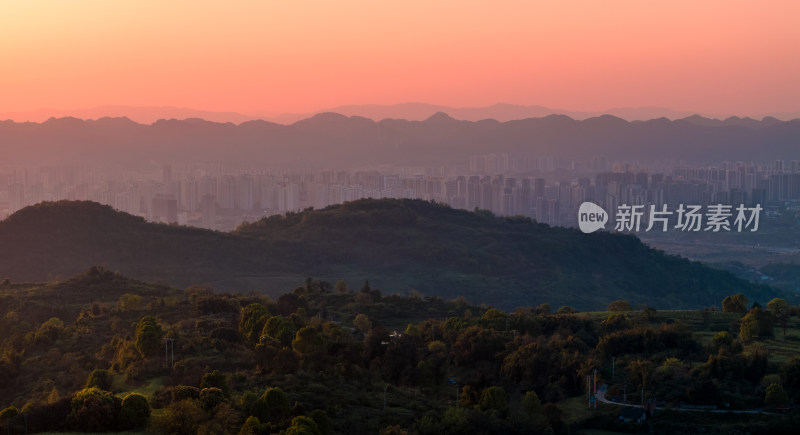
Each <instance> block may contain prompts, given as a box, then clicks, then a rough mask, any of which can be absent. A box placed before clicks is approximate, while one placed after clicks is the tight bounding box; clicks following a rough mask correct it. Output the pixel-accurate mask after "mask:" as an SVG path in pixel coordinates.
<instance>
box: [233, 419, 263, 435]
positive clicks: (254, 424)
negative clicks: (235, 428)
mask: <svg viewBox="0 0 800 435" xmlns="http://www.w3.org/2000/svg"><path fill="white" fill-rule="evenodd" d="M266 430H267V425H266V424H264V423H261V421H260V420H259V419H258V417H253V416H252V415H251V416H250V417H247V420H245V421H244V424H243V425H242V429H241V430H240V431H239V435H258V434H260V433H261V432H264V431H266Z"/></svg>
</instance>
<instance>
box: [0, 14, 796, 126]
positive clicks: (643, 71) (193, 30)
mask: <svg viewBox="0 0 800 435" xmlns="http://www.w3.org/2000/svg"><path fill="white" fill-rule="evenodd" d="M798 17H800V2H798V1H794V0H787V1H769V2H756V1H735V0H726V1H707V0H689V1H682V0H670V1H650V0H641V1H639V0H626V1H619V0H596V1H589V0H570V1H555V0H550V1H505V2H497V1H468V0H458V1H449V0H448V1H430V0H428V1H415V0H404V1H392V0H368V1H350V0H339V1H315V2H307V1H287V0H274V1H271V0H251V1H230V2H222V1H198V0H194V1H163V0H161V1H141V0H139V1H126V2H121V1H120V2H117V1H107V0H99V1H79V0H72V1H63V0H52V1H14V2H3V3H2V4H0V60H1V62H0V113H2V112H15V111H28V110H35V109H42V108H55V109H75V108H88V107H94V106H98V105H132V106H178V107H190V108H194V109H201V110H212V111H237V112H243V113H270V112H271V113H279V112H310V111H315V110H319V109H324V108H330V107H334V106H337V105H344V104H367V103H377V104H391V103H400V102H409V101H419V102H427V103H432V104H441V105H449V106H457V107H471V106H485V105H490V104H494V103H497V102H506V103H515V104H526V105H537V104H538V105H544V106H548V107H553V108H560V109H567V110H584V111H589V110H604V109H608V108H614V107H644V106H658V107H665V108H671V109H675V110H681V111H694V112H701V113H725V114H738V115H751V116H753V115H759V114H765V113H780V112H800V79H798V77H800V48H798V47H799V46H800V25H798Z"/></svg>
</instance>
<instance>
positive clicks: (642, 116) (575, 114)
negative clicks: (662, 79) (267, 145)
mask: <svg viewBox="0 0 800 435" xmlns="http://www.w3.org/2000/svg"><path fill="white" fill-rule="evenodd" d="M328 112H332V113H339V114H342V115H345V116H359V117H363V118H368V119H372V120H373V121H380V120H383V119H406V120H409V121H423V120H425V119H428V118H430V117H431V116H433V115H434V114H435V113H437V112H442V113H446V114H447V115H449V116H451V117H453V118H455V119H458V120H461V121H481V120H484V119H494V120H497V121H501V122H505V121H514V120H519V119H526V118H541V117H545V116H548V115H566V116H569V117H570V118H573V119H577V120H583V119H588V118H594V117H598V116H603V115H612V116H616V117H618V118H622V119H624V120H626V121H646V120H649V119H656V118H667V119H671V120H675V119H680V118H686V117H689V116H692V115H696V114H697V113H695V112H682V111H675V110H671V109H665V108H661V107H637V108H632V107H621V108H612V109H608V110H605V111H594V112H586V111H574V110H563V109H553V108H550V107H545V106H537V105H532V106H530V105H527V106H526V105H519V104H506V103H498V104H494V105H491V106H486V107H461V108H459V107H448V106H441V105H436V104H427V103H400V104H359V105H345V106H336V107H332V108H329V109H324V110H318V111H315V112H303V113H267V112H258V113H240V112H219V111H210V110H196V109H190V108H185V107H173V106H97V107H92V108H88V109H74V110H56V109H40V110H31V111H25V112H5V113H0V120H6V119H11V120H15V121H18V122H25V121H30V122H43V121H46V120H47V119H49V118H65V117H74V118H79V119H100V118H107V117H108V118H123V117H125V118H129V119H131V120H134V121H135V122H138V123H142V124H152V123H153V122H156V121H158V120H159V119H188V118H200V119H205V120H207V121H213V122H232V123H234V124H240V123H242V122H247V121H255V120H263V121H269V122H274V123H278V124H292V123H295V122H297V121H300V120H303V119H306V118H311V117H312V116H314V115H318V114H320V113H328ZM697 115H700V116H703V117H705V118H711V119H720V120H721V119H727V118H730V117H732V116H733V115H730V114H710V113H703V114H697ZM767 116H769V117H774V118H776V119H781V120H792V119H797V118H800V112H795V113H765V114H760V115H759V116H757V118H764V117H767Z"/></svg>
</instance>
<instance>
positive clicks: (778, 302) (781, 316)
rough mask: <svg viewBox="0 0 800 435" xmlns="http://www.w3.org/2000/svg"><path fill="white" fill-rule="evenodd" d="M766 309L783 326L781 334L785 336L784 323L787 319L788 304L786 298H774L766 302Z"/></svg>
mask: <svg viewBox="0 0 800 435" xmlns="http://www.w3.org/2000/svg"><path fill="white" fill-rule="evenodd" d="M767 310H769V312H770V314H772V317H774V318H775V321H776V322H778V324H779V325H781V326H782V327H783V336H784V337H785V336H786V323H787V322H788V321H789V304H788V303H786V300H784V299H781V298H775V299H773V300H771V301H769V302H767Z"/></svg>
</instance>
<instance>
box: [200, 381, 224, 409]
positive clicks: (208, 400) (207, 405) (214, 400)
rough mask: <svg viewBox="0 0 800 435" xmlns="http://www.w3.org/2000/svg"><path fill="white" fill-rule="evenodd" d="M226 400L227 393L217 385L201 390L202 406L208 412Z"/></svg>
mask: <svg viewBox="0 0 800 435" xmlns="http://www.w3.org/2000/svg"><path fill="white" fill-rule="evenodd" d="M223 402H225V395H224V394H223V393H222V390H220V389H219V388H216V387H210V388H203V389H202V390H200V398H199V403H200V407H201V408H203V410H204V411H206V412H209V413H210V412H213V411H214V408H216V407H217V406H218V405H220V404H222V403H223Z"/></svg>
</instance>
